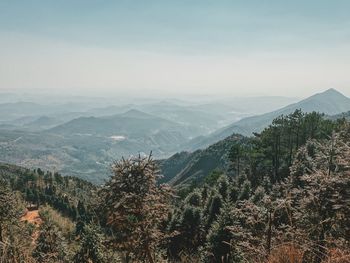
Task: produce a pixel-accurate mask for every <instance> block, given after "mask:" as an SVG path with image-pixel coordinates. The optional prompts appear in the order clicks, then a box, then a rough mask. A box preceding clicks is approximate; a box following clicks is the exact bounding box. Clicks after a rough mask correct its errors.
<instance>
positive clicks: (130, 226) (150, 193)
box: [101, 156, 171, 263]
mask: <svg viewBox="0 0 350 263" xmlns="http://www.w3.org/2000/svg"><path fill="white" fill-rule="evenodd" d="M112 170H113V173H114V174H113V176H112V177H111V178H110V180H109V181H108V182H107V183H106V186H105V187H104V189H103V190H102V191H101V196H102V200H103V204H102V205H104V208H105V209H104V211H105V213H106V218H107V225H108V226H109V227H111V229H112V230H113V231H114V236H115V238H114V240H113V241H112V242H111V243H112V244H113V245H114V247H115V248H117V249H118V250H120V251H123V252H125V254H126V255H125V258H126V259H128V258H130V257H133V258H135V259H147V261H149V262H151V263H153V262H155V251H156V248H157V247H158V245H159V244H160V242H161V241H162V240H163V239H164V238H165V234H164V233H163V232H162V231H161V230H160V227H161V224H162V222H163V221H164V220H166V219H167V216H168V211H169V199H170V196H171V191H170V188H169V187H167V186H165V185H158V184H157V179H158V178H159V172H158V168H157V165H156V163H155V161H153V159H152V158H151V156H149V157H141V156H138V157H136V158H130V159H127V160H125V159H122V160H121V161H119V162H116V163H115V164H114V165H113V167H112Z"/></svg>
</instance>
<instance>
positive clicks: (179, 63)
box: [0, 0, 350, 98]
mask: <svg viewBox="0 0 350 263" xmlns="http://www.w3.org/2000/svg"><path fill="white" fill-rule="evenodd" d="M349 8H350V2H349V1H343V0H337V1H332V2H330V1H314V0H313V1H307V2H305V1H299V0H298V1H293V2H290V1H288V2H285V1H283V2H282V1H269V2H262V1H249V3H248V2H247V1H234V2H233V1H220V2H212V1H147V2H144V1H132V2H131V1H98V2H96V1H74V2H72V1H32V0H29V1H25V2H23V1H22V2H21V1H2V2H1V3H0V56H1V61H0V91H2V92H4V91H7V92H8V91H17V92H42V91H45V92H47V93H51V94H60V93H61V94H65V95H81V94H82V95H88V96H102V97H104V96H107V97H108V96H111V95H113V96H117V95H118V94H123V95H126V96H128V95H130V96H135V95H137V96H140V95H142V96H147V95H149V96H150V97H152V96H157V95H158V96H161V97H181V96H192V95H198V96H199V95H203V96H213V95H219V96H232V97H234V96H243V97H245V96H286V97H298V98H305V97H307V96H310V95H312V94H314V93H317V92H322V91H324V90H326V89H329V88H335V89H337V90H338V91H340V92H342V93H344V94H345V95H346V96H350V76H349V74H348V69H349V68H350V52H349V51H350V17H349V16H348V12H347V11H348V10H349Z"/></svg>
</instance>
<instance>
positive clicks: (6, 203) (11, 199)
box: [0, 180, 20, 242]
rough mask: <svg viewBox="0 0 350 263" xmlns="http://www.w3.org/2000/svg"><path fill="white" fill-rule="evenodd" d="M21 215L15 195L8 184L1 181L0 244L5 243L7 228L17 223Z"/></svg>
mask: <svg viewBox="0 0 350 263" xmlns="http://www.w3.org/2000/svg"><path fill="white" fill-rule="evenodd" d="M19 215H20V211H19V207H18V203H17V200H16V197H15V195H14V194H13V193H12V191H11V190H10V189H9V188H8V186H7V184H6V182H4V181H2V180H0V242H3V238H4V237H3V234H4V233H3V231H4V230H5V228H6V226H8V225H11V224H12V222H16V220H18V217H19Z"/></svg>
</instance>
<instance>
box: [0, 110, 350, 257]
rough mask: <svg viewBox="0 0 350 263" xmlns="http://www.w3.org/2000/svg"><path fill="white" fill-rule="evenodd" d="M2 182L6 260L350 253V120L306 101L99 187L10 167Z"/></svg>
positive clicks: (125, 167) (140, 165) (124, 166)
mask: <svg viewBox="0 0 350 263" xmlns="http://www.w3.org/2000/svg"><path fill="white" fill-rule="evenodd" d="M159 168H161V171H160V170H159ZM162 175H164V176H163V177H162ZM0 179H1V184H0V200H1V202H0V226H1V228H0V230H1V231H0V234H1V235H0V237H1V239H0V262H1V263H5V262H6V263H8V262H9V263H10V262H11V263H12V262H20V259H22V260H25V261H24V262H86V263H88V262H98V263H100V262H111V263H112V262H208V263H209V262H226V263H229V262H232V263H243V262H244V263H248V262H249V263H258V262H259V263H260V262H264V263H265V262H266V263H303V262H312V263H321V262H322V263H330V262H339V263H340V262H350V247H349V241H350V221H349V219H350V205H349V204H350V201H349V200H350V124H349V123H348V122H347V121H346V119H345V118H342V119H337V120H331V119H329V118H325V117H324V116H323V115H321V114H318V113H315V112H311V113H303V112H301V111H300V110H296V111H295V112H293V113H291V114H289V115H282V116H280V117H278V118H276V119H275V120H274V121H273V122H272V124H271V125H270V126H268V127H267V128H265V129H264V130H263V131H262V132H261V133H256V134H255V135H254V137H249V138H247V137H244V136H241V135H232V136H230V137H228V138H226V139H224V140H222V141H220V142H218V143H216V144H214V145H212V146H210V147H208V148H207V149H205V150H199V151H196V152H194V153H187V152H182V153H179V154H176V155H174V156H173V157H171V158H170V159H167V160H163V161H155V160H153V158H152V157H151V156H149V157H147V156H146V157H145V156H136V157H133V158H130V159H122V160H120V161H117V162H115V163H114V164H113V165H112V168H111V174H110V177H109V179H108V181H106V182H105V184H103V185H100V186H96V185H93V184H91V183H88V182H86V181H84V180H81V179H77V178H74V177H62V176H61V175H59V174H57V173H51V172H44V171H42V170H40V169H36V170H34V171H32V170H28V169H24V168H20V167H17V166H13V165H8V164H1V165H0ZM160 180H161V181H160ZM160 182H169V183H170V186H169V185H167V184H160ZM26 209H29V210H33V209H34V210H35V211H36V210H38V215H39V219H38V220H37V221H36V222H39V223H37V224H34V223H33V222H32V221H31V219H30V218H29V216H28V211H27V210H26ZM26 215H27V216H26Z"/></svg>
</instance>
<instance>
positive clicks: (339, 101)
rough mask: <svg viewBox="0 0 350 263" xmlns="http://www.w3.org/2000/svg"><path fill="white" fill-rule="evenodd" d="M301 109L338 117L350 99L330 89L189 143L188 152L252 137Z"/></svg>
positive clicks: (233, 124) (349, 108) (346, 107)
mask: <svg viewBox="0 0 350 263" xmlns="http://www.w3.org/2000/svg"><path fill="white" fill-rule="evenodd" d="M297 109H300V110H302V111H303V112H312V111H315V112H320V113H324V114H326V115H336V114H340V113H343V112H347V111H349V110H350V98H348V97H346V96H344V95H343V94H341V93H340V92H338V91H337V90H335V89H328V90H326V91H324V92H322V93H318V94H315V95H313V96H311V97H308V98H306V99H304V100H301V101H299V102H297V103H293V104H290V105H287V106H285V107H283V108H281V109H278V110H275V111H272V112H269V113H265V114H261V115H256V116H252V117H247V118H243V119H241V120H239V121H237V122H234V123H232V124H231V125H228V126H226V127H224V128H221V129H219V130H217V131H215V132H213V133H212V134H209V135H208V136H201V137H198V138H195V139H193V140H192V141H191V142H190V143H188V148H187V149H188V150H196V149H203V148H205V147H207V146H209V145H211V144H213V143H215V142H217V141H219V140H222V139H224V138H226V137H227V136H230V135H231V134H233V133H238V134H242V135H245V136H251V135H252V134H253V133H254V132H260V131H262V130H263V129H264V128H265V127H267V126H268V125H269V124H270V123H271V122H272V120H273V119H275V118H276V117H278V116H280V115H287V114H289V113H292V112H293V111H295V110H297Z"/></svg>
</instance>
